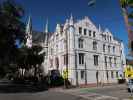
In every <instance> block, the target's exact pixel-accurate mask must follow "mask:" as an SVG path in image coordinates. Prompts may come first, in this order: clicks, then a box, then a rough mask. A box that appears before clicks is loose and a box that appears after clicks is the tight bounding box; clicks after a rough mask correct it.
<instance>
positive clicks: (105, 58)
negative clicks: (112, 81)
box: [104, 56, 107, 68]
mask: <svg viewBox="0 0 133 100" xmlns="http://www.w3.org/2000/svg"><path fill="white" fill-rule="evenodd" d="M104 60H105V67H106V68H107V56H105V57H104Z"/></svg>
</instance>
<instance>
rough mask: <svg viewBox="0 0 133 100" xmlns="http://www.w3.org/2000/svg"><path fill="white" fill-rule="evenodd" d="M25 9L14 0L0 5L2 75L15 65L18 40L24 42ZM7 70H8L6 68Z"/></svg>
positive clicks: (0, 67)
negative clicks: (11, 65)
mask: <svg viewBox="0 0 133 100" xmlns="http://www.w3.org/2000/svg"><path fill="white" fill-rule="evenodd" d="M23 15H24V10H23V8H22V7H21V6H20V5H18V4H16V3H15V2H13V1H12V0H5V1H3V2H1V3H0V74H1V73H3V74H5V71H6V70H8V69H10V68H8V67H9V66H10V64H13V63H15V61H16V59H17V58H16V56H17V54H18V49H17V47H16V45H15V42H16V40H17V39H18V40H20V41H21V42H22V41H23V40H24V23H23V22H22V20H21V18H22V17H23ZM5 66H6V67H7V68H6V67H5Z"/></svg>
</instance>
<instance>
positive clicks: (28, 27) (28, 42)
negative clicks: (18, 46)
mask: <svg viewBox="0 0 133 100" xmlns="http://www.w3.org/2000/svg"><path fill="white" fill-rule="evenodd" d="M25 33H26V39H27V40H26V46H27V47H28V48H31V47H32V21H31V16H29V19H28V22H27V25H26V32H25Z"/></svg>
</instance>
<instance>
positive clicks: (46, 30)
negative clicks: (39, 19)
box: [45, 19, 48, 33]
mask: <svg viewBox="0 0 133 100" xmlns="http://www.w3.org/2000/svg"><path fill="white" fill-rule="evenodd" d="M45 33H48V19H47V21H46V26H45Z"/></svg>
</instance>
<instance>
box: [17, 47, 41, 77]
mask: <svg viewBox="0 0 133 100" xmlns="http://www.w3.org/2000/svg"><path fill="white" fill-rule="evenodd" d="M41 50H42V47H41V46H33V47H32V48H27V47H24V48H21V49H20V55H19V56H18V61H17V62H18V63H17V65H18V67H19V68H22V69H25V70H29V69H31V68H34V69H35V71H34V77H36V76H37V74H39V73H41V72H39V71H41V64H42V62H43V54H41V55H38V54H39V52H40V51H41ZM22 77H23V76H22Z"/></svg>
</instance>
